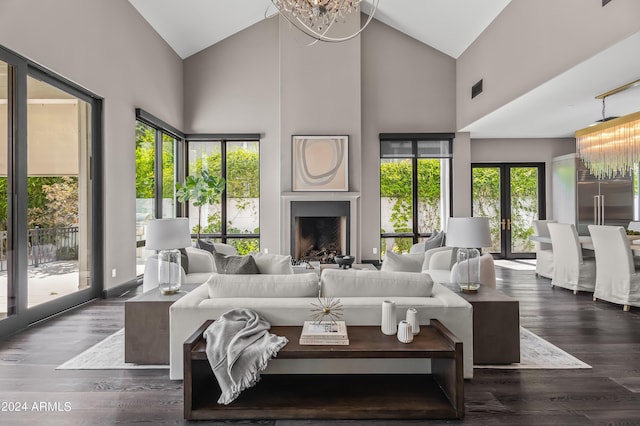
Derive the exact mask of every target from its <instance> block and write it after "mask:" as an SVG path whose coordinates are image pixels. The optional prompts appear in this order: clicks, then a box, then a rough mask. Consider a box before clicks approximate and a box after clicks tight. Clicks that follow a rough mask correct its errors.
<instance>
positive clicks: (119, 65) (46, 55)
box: [0, 0, 183, 289]
mask: <svg viewBox="0 0 640 426" xmlns="http://www.w3.org/2000/svg"><path fill="white" fill-rule="evenodd" d="M0 45H2V46H4V47H6V48H8V49H11V50H13V51H14V52H16V53H18V54H20V55H22V56H26V57H28V58H29V59H32V60H33V61H35V62H37V63H39V64H41V65H42V66H44V67H46V68H49V69H50V70H52V71H54V72H56V73H58V74H60V75H62V76H63V77H65V78H67V79H69V80H72V81H74V82H76V83H77V84H79V85H80V86H82V87H85V88H86V89H88V90H90V91H92V92H94V93H96V94H98V95H99V96H101V97H103V98H104V104H103V109H104V112H103V117H104V193H103V194H94V196H97V197H100V196H102V197H103V201H104V223H105V241H104V250H105V257H104V262H105V263H104V267H105V275H104V277H102V278H103V280H104V288H105V289H109V288H111V287H114V286H116V285H118V284H122V283H124V282H127V281H128V280H131V279H134V278H135V276H136V269H135V244H136V243H135V185H134V184H133V182H135V111H134V110H135V108H136V107H141V108H144V109H146V110H147V111H149V112H151V113H152V114H154V115H156V116H158V117H159V118H161V119H163V120H165V121H166V122H168V123H170V124H171V125H173V126H175V127H177V128H182V98H183V95H182V61H181V60H180V58H179V57H178V56H177V55H176V54H175V52H173V50H172V49H171V48H170V47H169V46H168V45H167V44H166V43H165V42H164V41H163V40H162V39H161V38H160V36H159V35H158V34H157V33H156V32H155V31H154V30H153V29H152V28H151V27H150V26H149V24H148V23H147V22H146V21H145V20H144V19H143V18H142V17H141V16H140V15H139V14H138V12H137V11H136V10H135V9H134V8H133V6H131V4H130V3H129V2H128V1H126V0H92V1H85V0H56V1H38V0H2V2H1V3H0ZM113 268H115V269H116V270H117V277H116V278H111V269H113Z"/></svg>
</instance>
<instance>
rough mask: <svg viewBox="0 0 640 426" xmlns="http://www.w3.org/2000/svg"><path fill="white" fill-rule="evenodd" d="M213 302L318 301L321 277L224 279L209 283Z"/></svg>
mask: <svg viewBox="0 0 640 426" xmlns="http://www.w3.org/2000/svg"><path fill="white" fill-rule="evenodd" d="M206 284H207V289H208V290H209V297H210V298H221V297H251V298H272V297H282V298H288V297H318V274H317V273H315V272H310V273H306V274H290V275H289V274H287V275H266V274H259V275H243V276H239V275H220V274H211V277H210V278H209V279H208V280H207V283H206Z"/></svg>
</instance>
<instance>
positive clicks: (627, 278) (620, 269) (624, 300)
mask: <svg viewBox="0 0 640 426" xmlns="http://www.w3.org/2000/svg"><path fill="white" fill-rule="evenodd" d="M589 233H590V234H591V240H592V241H593V248H594V250H595V252H596V268H597V269H596V288H595V291H594V292H593V300H597V299H602V300H606V301H608V302H612V303H617V304H619V305H623V309H624V310H625V311H628V310H629V306H640V274H639V273H636V271H635V268H634V265H633V255H632V254H631V248H630V247H629V239H628V238H627V235H626V233H625V230H624V228H623V227H622V226H600V225H589Z"/></svg>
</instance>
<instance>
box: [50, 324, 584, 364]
mask: <svg viewBox="0 0 640 426" xmlns="http://www.w3.org/2000/svg"><path fill="white" fill-rule="evenodd" d="M135 368H140V369H156V368H169V366H168V365H141V364H132V363H126V362H124V329H121V330H119V331H117V332H115V333H114V334H112V335H111V336H109V337H107V338H106V339H104V340H103V341H101V342H98V343H97V344H95V345H93V346H92V347H90V348H89V349H87V350H86V351H84V352H82V353H81V354H80V355H78V356H75V357H74V358H72V359H70V360H69V361H67V362H65V363H64V364H62V365H60V366H58V367H57V368H56V370H122V369H135ZM475 368H507V369H525V368H530V369H533V368H539V369H564V368H591V366H590V365H588V364H585V363H584V362H582V361H580V360H579V359H578V358H576V357H574V356H572V355H570V354H568V353H566V352H565V351H563V350H562V349H560V348H558V347H557V346H554V345H552V344H551V343H549V342H547V341H546V340H544V339H543V338H541V337H539V336H537V335H535V334H533V333H532V332H530V331H529V330H527V329H526V328H524V327H520V363H518V364H507V365H478V366H475Z"/></svg>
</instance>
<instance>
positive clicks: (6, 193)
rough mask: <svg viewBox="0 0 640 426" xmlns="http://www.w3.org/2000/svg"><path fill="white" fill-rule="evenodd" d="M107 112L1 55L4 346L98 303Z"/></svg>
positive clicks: (0, 305)
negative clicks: (24, 331)
mask: <svg viewBox="0 0 640 426" xmlns="http://www.w3.org/2000/svg"><path fill="white" fill-rule="evenodd" d="M100 122H101V103H100V101H99V100H98V99H97V98H95V97H93V96H92V95H90V94H88V93H86V92H84V91H83V90H81V89H80V88H78V87H77V86H75V85H74V84H72V83H70V82H67V81H66V80H64V79H62V78H61V77H57V76H55V75H53V74H51V73H50V72H48V71H46V70H44V69H42V68H40V67H39V66H37V65H35V64H33V63H31V62H29V61H28V60H26V59H24V58H21V57H19V56H18V55H15V54H13V53H11V52H9V51H6V50H5V49H3V48H1V47H0V337H2V336H3V335H6V334H9V333H11V332H14V331H17V330H19V329H21V328H24V327H26V326H27V325H29V324H31V323H33V322H36V321H39V320H41V319H43V318H45V317H48V316H50V315H53V314H56V313H58V312H61V311H63V310H66V309H69V308H70V307H73V306H75V305H78V304H80V303H82V302H85V301H87V300H90V299H92V298H95V297H97V296H99V294H100V290H101V287H100V284H99V282H100V281H99V280H95V279H94V277H96V276H97V277H99V276H100V275H101V270H102V269H101V265H102V249H101V246H102V243H101V216H100V211H101V209H100V205H101V201H100V199H99V197H98V198H96V197H94V195H93V194H99V193H101V191H100V186H101V179H100V176H101V159H100V143H101V142H100V134H101V126H100Z"/></svg>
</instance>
